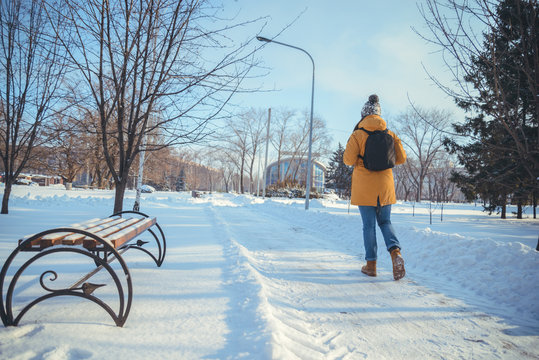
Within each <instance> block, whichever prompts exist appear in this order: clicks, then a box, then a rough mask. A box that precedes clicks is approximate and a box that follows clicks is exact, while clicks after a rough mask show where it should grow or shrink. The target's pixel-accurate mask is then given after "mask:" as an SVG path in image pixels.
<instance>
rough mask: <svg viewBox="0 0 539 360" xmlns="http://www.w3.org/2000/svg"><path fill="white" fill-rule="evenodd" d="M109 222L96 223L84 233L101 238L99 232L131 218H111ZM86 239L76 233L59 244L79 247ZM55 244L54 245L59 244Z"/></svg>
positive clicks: (84, 236)
mask: <svg viewBox="0 0 539 360" xmlns="http://www.w3.org/2000/svg"><path fill="white" fill-rule="evenodd" d="M111 219H112V220H111V221H107V222H105V223H96V224H94V226H92V227H89V228H87V229H85V230H86V231H89V232H91V233H94V234H97V235H99V236H102V235H101V234H100V232H101V231H103V230H106V229H109V228H112V227H115V226H120V225H121V224H124V223H126V222H127V221H128V220H130V219H131V218H111ZM85 238H86V235H84V234H77V233H75V234H74V233H71V234H70V235H69V236H66V237H64V238H63V239H62V241H61V244H63V245H80V244H82V243H83V240H84V239H85ZM59 243H60V242H58V243H55V245H56V244H59Z"/></svg>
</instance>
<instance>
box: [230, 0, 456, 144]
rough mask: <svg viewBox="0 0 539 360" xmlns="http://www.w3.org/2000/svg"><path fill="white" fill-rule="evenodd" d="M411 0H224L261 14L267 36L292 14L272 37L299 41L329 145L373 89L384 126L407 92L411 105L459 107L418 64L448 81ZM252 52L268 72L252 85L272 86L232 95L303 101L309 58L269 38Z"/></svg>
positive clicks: (269, 102) (300, 104)
mask: <svg viewBox="0 0 539 360" xmlns="http://www.w3.org/2000/svg"><path fill="white" fill-rule="evenodd" d="M417 4H418V2H416V1H411V0H382V1H363V0H356V1H352V0H341V1H339V0H334V1H331V2H330V1H321V0H311V1H308V0H257V1H255V0H228V1H225V8H226V12H230V13H236V12H237V13H238V19H248V18H257V17H261V16H267V19H266V20H265V21H266V25H265V27H264V29H263V30H262V32H261V33H260V35H262V36H264V37H267V38H273V37H274V36H276V35H277V34H278V33H279V32H280V31H281V30H282V29H283V28H284V27H285V26H286V25H287V24H289V23H291V22H293V21H294V19H295V18H296V17H298V16H299V18H298V19H297V20H296V21H295V22H294V23H293V24H292V25H291V26H290V27H289V28H288V29H287V30H285V31H284V32H283V33H282V34H280V35H279V36H278V37H277V38H275V40H278V41H280V42H284V43H288V44H291V45H295V46H298V47H301V48H303V49H305V50H306V51H308V52H309V53H310V54H311V56H312V57H313V59H314V62H315V67H316V69H315V100H314V112H315V114H316V115H318V116H320V117H322V118H324V119H325V120H326V123H327V127H328V128H329V129H330V131H331V135H332V136H333V139H334V144H335V147H336V145H337V143H338V142H341V143H342V144H343V145H344V144H346V141H347V139H348V136H349V135H350V131H351V129H352V128H353V127H354V125H355V124H356V123H357V121H358V120H359V117H360V111H361V108H362V106H363V104H364V103H365V101H366V100H367V98H368V96H369V95H370V94H372V93H376V94H378V96H379V97H380V104H381V107H382V117H384V118H385V119H386V120H387V121H388V125H389V127H390V128H391V125H392V124H391V122H392V121H394V120H393V119H395V120H396V117H397V115H398V114H399V113H401V112H403V111H404V110H406V108H407V107H408V106H409V101H408V97H410V99H412V100H413V101H414V103H417V104H418V105H421V106H424V107H427V108H430V107H436V108H440V109H447V110H450V111H453V112H454V113H455V115H457V114H458V110H457V108H456V107H455V105H454V103H453V100H452V99H451V98H449V97H448V96H447V95H445V93H443V92H442V91H441V90H440V89H438V88H437V87H436V86H435V85H434V84H433V83H432V81H431V80H430V79H429V78H428V76H427V74H426V72H425V70H424V69H423V65H424V66H425V67H427V68H428V69H429V71H430V72H432V73H433V74H435V75H436V76H437V77H439V78H440V79H442V80H444V81H449V77H448V75H447V69H446V68H445V67H444V66H443V64H442V62H441V55H440V53H439V52H437V51H438V50H439V49H437V48H435V47H433V46H432V45H429V44H427V43H426V42H425V41H424V40H423V39H421V38H420V37H419V36H418V35H417V34H416V33H415V32H414V31H413V30H412V27H415V28H417V29H419V30H424V29H425V25H424V20H423V19H422V17H421V15H420V13H419V11H418V8H417ZM244 35H245V34H244ZM247 35H248V34H247ZM254 36H256V33H254V34H253V37H254ZM260 44H261V43H260ZM259 58H260V59H261V60H263V64H264V66H267V67H268V68H269V73H268V74H267V76H265V77H263V78H259V79H256V80H255V82H254V85H255V86H262V87H263V88H265V89H278V91H275V92H269V93H268V92H264V93H252V94H248V95H242V96H241V97H240V98H237V99H236V100H235V101H236V102H240V103H241V105H242V106H247V107H250V106H253V107H260V108H268V107H271V108H276V107H281V106H284V107H288V108H291V109H298V110H304V109H309V107H310V99H311V79H312V67H311V62H310V60H309V58H308V57H307V56H306V55H305V54H303V53H302V52H300V51H297V50H294V49H290V48H287V47H284V46H280V45H277V44H268V45H267V46H266V47H265V48H263V49H262V50H261V51H260V53H259Z"/></svg>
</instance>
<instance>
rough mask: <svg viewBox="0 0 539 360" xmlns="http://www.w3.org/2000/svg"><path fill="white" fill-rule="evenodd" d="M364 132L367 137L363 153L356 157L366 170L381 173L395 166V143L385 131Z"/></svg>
mask: <svg viewBox="0 0 539 360" xmlns="http://www.w3.org/2000/svg"><path fill="white" fill-rule="evenodd" d="M359 129H360V130H363V131H365V132H366V133H367V134H369V136H368V137H367V141H366V142H365V153H364V155H363V156H361V155H358V157H359V158H361V159H362V160H363V165H364V166H365V168H366V169H368V170H372V171H382V170H386V169H391V168H392V167H394V166H395V142H394V140H393V136H391V135H389V134H388V133H387V129H386V130H376V131H369V130H365V129H364V128H359Z"/></svg>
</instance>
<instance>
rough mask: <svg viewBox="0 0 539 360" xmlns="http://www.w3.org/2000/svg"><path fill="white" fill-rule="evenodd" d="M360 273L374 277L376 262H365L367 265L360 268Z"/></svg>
mask: <svg viewBox="0 0 539 360" xmlns="http://www.w3.org/2000/svg"><path fill="white" fill-rule="evenodd" d="M361 272H362V273H363V274H365V275H369V276H376V260H374V261H372V260H367V265H365V266H363V267H362V268H361Z"/></svg>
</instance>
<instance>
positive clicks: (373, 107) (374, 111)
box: [361, 94, 382, 118]
mask: <svg viewBox="0 0 539 360" xmlns="http://www.w3.org/2000/svg"><path fill="white" fill-rule="evenodd" d="M378 101H379V99H378V95H375V94H373V95H371V96H369V100H368V101H367V102H366V103H365V105H363V109H361V118H364V117H365V116H369V115H382V109H381V108H380V103H379V102H378Z"/></svg>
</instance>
